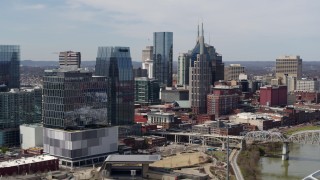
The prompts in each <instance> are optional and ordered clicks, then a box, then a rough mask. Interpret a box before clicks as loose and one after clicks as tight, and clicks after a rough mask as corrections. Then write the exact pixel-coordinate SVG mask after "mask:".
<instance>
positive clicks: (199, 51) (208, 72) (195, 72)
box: [189, 25, 212, 114]
mask: <svg viewBox="0 0 320 180" xmlns="http://www.w3.org/2000/svg"><path fill="white" fill-rule="evenodd" d="M203 34H204V32H203V25H202V33H201V36H199V32H198V38H197V44H196V46H195V47H194V48H193V50H192V53H191V59H190V68H189V74H190V75H189V100H190V101H191V109H192V112H193V113H195V114H205V113H206V112H207V94H209V93H210V87H211V84H212V64H211V61H210V54H209V51H208V48H206V47H205V43H204V36H203Z"/></svg>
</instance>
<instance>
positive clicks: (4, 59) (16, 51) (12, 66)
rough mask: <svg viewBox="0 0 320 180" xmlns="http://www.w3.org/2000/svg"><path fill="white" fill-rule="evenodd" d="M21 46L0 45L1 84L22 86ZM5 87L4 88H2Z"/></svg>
mask: <svg viewBox="0 0 320 180" xmlns="http://www.w3.org/2000/svg"><path fill="white" fill-rule="evenodd" d="M19 68H20V46H18V45H0V85H3V84H4V85H6V87H7V88H8V89H10V88H20V69H19ZM1 89H3V88H1Z"/></svg>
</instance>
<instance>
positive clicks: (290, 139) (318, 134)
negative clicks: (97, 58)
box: [152, 130, 320, 160]
mask: <svg viewBox="0 0 320 180" xmlns="http://www.w3.org/2000/svg"><path fill="white" fill-rule="evenodd" d="M152 134H154V135H161V136H165V137H167V138H168V137H170V136H171V139H174V143H181V142H183V143H189V144H193V143H194V142H195V141H194V140H195V139H200V140H201V143H202V145H204V146H206V145H208V144H210V143H217V142H218V143H221V144H222V148H225V147H226V143H227V141H229V142H230V143H235V144H242V145H244V143H245V142H246V141H248V142H282V143H283V148H282V159H283V160H287V159H288V158H289V146H288V144H289V143H299V144H319V145H320V130H309V131H299V132H296V133H294V134H292V135H290V136H286V135H284V134H282V133H280V132H276V131H250V132H248V133H247V134H246V135H244V136H222V135H218V134H202V133H188V132H168V131H154V132H152Z"/></svg>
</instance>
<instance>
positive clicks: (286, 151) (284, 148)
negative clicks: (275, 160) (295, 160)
mask: <svg viewBox="0 0 320 180" xmlns="http://www.w3.org/2000/svg"><path fill="white" fill-rule="evenodd" d="M288 159H289V143H288V142H283V144H282V161H286V160H288Z"/></svg>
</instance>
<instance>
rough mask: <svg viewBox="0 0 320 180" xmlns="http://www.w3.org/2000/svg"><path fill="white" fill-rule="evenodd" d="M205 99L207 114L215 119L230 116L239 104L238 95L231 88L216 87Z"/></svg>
mask: <svg viewBox="0 0 320 180" xmlns="http://www.w3.org/2000/svg"><path fill="white" fill-rule="evenodd" d="M207 98H208V106H207V113H208V114H214V115H215V117H219V116H221V115H228V114H230V113H231V112H232V111H233V110H234V109H236V108H237V107H238V104H239V95H238V94H237V93H236V90H235V89H234V88H233V87H231V86H216V87H215V88H214V90H213V93H212V94H209V95H208V96H207Z"/></svg>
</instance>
